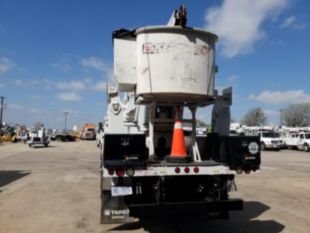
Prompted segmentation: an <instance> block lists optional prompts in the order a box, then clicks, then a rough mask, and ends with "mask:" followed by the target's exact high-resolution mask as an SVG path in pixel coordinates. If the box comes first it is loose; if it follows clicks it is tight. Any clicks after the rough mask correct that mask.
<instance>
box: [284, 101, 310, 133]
mask: <svg viewBox="0 0 310 233" xmlns="http://www.w3.org/2000/svg"><path fill="white" fill-rule="evenodd" d="M281 117H282V119H283V122H284V124H285V125H286V126H289V127H302V126H309V125H310V103H303V104H292V105H289V106H288V107H287V108H286V109H283V110H282V111H281Z"/></svg>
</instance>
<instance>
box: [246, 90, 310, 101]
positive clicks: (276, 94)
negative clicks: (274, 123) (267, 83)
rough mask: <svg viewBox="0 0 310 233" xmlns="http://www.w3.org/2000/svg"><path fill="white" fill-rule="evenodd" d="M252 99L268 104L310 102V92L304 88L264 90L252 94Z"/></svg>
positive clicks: (250, 97)
mask: <svg viewBox="0 0 310 233" xmlns="http://www.w3.org/2000/svg"><path fill="white" fill-rule="evenodd" d="M249 99H250V100H255V101H258V102H262V103H267V104H283V103H286V104H294V103H305V102H310V94H307V93H305V92H304V90H289V91H282V92H281V91H269V90H267V91H263V92H261V93H260V94H258V95H254V94H251V95H250V96H249Z"/></svg>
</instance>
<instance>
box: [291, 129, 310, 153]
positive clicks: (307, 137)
mask: <svg viewBox="0 0 310 233" xmlns="http://www.w3.org/2000/svg"><path fill="white" fill-rule="evenodd" d="M285 143H286V145H287V146H288V148H289V149H298V150H303V151H307V152H308V151H310V132H300V133H292V134H290V135H289V136H288V137H287V138H286V140H285Z"/></svg>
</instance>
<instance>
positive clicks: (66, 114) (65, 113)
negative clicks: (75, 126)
mask: <svg viewBox="0 0 310 233" xmlns="http://www.w3.org/2000/svg"><path fill="white" fill-rule="evenodd" d="M68 114H69V112H64V115H65V132H67V116H68Z"/></svg>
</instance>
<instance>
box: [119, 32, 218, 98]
mask: <svg viewBox="0 0 310 233" xmlns="http://www.w3.org/2000/svg"><path fill="white" fill-rule="evenodd" d="M117 40H118V42H117V43H119V42H121V43H120V45H121V46H117V48H115V47H114V54H115V55H114V59H115V61H114V63H115V64H116V65H115V76H116V79H117V81H118V83H119V87H121V89H123V90H126V91H127V90H129V89H130V88H135V91H136V96H137V97H139V96H140V97H142V98H143V99H145V100H150V101H156V100H157V101H160V100H165V99H170V100H176V101H186V102H192V101H193V102H196V101H202V100H207V99H208V98H212V97H213V96H214V74H215V71H216V68H215V42H216V40H217V36H216V35H214V34H212V33H210V32H208V31H205V30H201V29H193V28H181V27H178V26H153V27H143V28H139V29H137V30H136V31H134V32H133V33H132V34H131V35H130V36H128V34H126V36H125V37H124V38H117ZM119 40H123V41H124V42H122V41H119ZM125 46H126V48H125ZM116 50H117V51H116ZM121 50H123V52H122V51H121ZM123 53H124V55H122V54H123ZM120 59H122V60H120Z"/></svg>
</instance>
